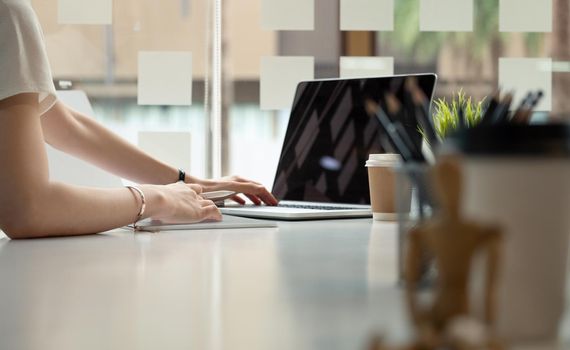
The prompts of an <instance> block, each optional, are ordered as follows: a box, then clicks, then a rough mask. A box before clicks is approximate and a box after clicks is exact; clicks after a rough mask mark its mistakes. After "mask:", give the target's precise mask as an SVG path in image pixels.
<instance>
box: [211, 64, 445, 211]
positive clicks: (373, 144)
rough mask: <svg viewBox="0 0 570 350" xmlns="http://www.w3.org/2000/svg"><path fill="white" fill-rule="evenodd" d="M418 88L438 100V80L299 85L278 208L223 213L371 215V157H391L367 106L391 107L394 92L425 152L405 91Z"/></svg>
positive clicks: (278, 180)
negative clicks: (367, 164) (367, 103)
mask: <svg viewBox="0 0 570 350" xmlns="http://www.w3.org/2000/svg"><path fill="white" fill-rule="evenodd" d="M411 79H413V83H414V84H417V85H418V86H419V87H420V89H422V91H423V92H424V94H425V96H428V97H429V98H430V101H431V99H432V98H433V92H434V89H435V82H436V76H435V74H415V75H397V76H386V77H371V78H358V79H327V80H313V81H305V82H301V83H299V85H298V86H297V90H296V93H295V98H294V101H293V106H292V109H291V114H290V118H289V123H288V126H287V132H286V134H285V139H284V142H283V147H282V149H281V155H280V158H279V163H278V166H277V171H276V175H275V178H274V182H273V188H272V193H273V194H274V195H275V196H276V197H277V199H279V200H280V204H279V206H277V207H270V206H253V205H247V206H238V205H230V206H226V207H223V208H221V211H222V213H224V214H230V215H239V216H244V217H254V218H270V219H281V220H304V219H330V218H357V217H371V216H372V212H371V208H370V193H369V188H368V173H367V170H366V168H365V166H364V165H365V162H366V159H367V158H368V155H369V154H371V153H384V152H385V148H384V137H383V133H384V130H383V129H382V128H381V125H380V123H379V122H378V120H377V119H376V118H375V117H374V116H370V115H368V114H367V113H366V111H365V108H364V102H365V100H366V99H373V100H374V101H376V102H377V103H378V104H379V105H383V106H384V105H386V98H385V96H386V94H387V93H391V95H392V96H395V97H396V98H397V100H398V101H399V103H400V104H401V105H402V106H403V113H402V115H401V117H400V118H401V120H400V122H401V123H402V125H403V126H404V128H406V130H407V132H408V134H409V135H411V136H412V139H413V140H412V141H413V142H415V143H416V144H418V145H419V147H421V143H422V135H421V134H420V132H419V130H418V125H417V122H416V118H415V115H414V114H413V113H415V106H414V105H413V103H412V100H411V96H409V94H407V93H406V92H405V89H404V87H405V86H406V84H408V83H411V81H410V80H411Z"/></svg>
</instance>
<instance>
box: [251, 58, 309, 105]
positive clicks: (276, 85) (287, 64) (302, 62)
mask: <svg viewBox="0 0 570 350" xmlns="http://www.w3.org/2000/svg"><path fill="white" fill-rule="evenodd" d="M314 64H315V58H314V57H307V56H303V57H301V56H267V57H262V58H261V78H260V107H261V109H263V110H274V109H286V108H291V105H292V104H293V97H294V96H295V90H296V88H297V84H298V83H299V82H301V81H303V80H312V79H314V76H315V73H314V69H315V68H314Z"/></svg>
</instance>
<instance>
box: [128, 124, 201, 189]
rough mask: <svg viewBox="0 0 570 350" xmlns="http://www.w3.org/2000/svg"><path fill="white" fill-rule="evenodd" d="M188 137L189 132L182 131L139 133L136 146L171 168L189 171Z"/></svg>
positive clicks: (189, 147)
mask: <svg viewBox="0 0 570 350" xmlns="http://www.w3.org/2000/svg"><path fill="white" fill-rule="evenodd" d="M190 136H191V135H190V132H184V131H172V132H170V131H168V132H166V131H165V132H162V131H141V132H139V134H138V145H139V147H140V148H141V149H142V150H143V151H145V152H146V153H148V154H150V155H151V156H153V157H154V158H156V159H158V160H160V161H162V162H164V163H166V164H168V165H171V166H173V167H176V168H183V169H185V170H186V171H189V169H190V161H191V152H190V150H191V137H190ZM174 180H175V179H173V180H172V181H174Z"/></svg>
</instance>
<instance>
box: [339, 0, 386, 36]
mask: <svg viewBox="0 0 570 350" xmlns="http://www.w3.org/2000/svg"><path fill="white" fill-rule="evenodd" d="M340 29H341V30H371V31H392V30H394V0H341V1H340Z"/></svg>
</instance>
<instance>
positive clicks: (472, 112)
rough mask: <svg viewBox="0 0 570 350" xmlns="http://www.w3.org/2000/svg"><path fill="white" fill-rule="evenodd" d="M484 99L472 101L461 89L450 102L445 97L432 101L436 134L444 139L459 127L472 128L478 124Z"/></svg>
mask: <svg viewBox="0 0 570 350" xmlns="http://www.w3.org/2000/svg"><path fill="white" fill-rule="evenodd" d="M484 101H485V99H483V100H482V101H479V102H473V99H472V98H471V97H467V96H466V95H465V92H463V90H459V92H457V93H456V94H454V95H453V97H452V98H451V101H450V102H448V101H447V100H446V99H445V98H440V99H437V100H436V101H434V109H433V113H432V118H433V124H434V128H435V131H436V133H437V136H438V137H439V138H440V139H441V140H444V139H445V138H447V136H448V135H450V134H451V133H453V132H454V131H456V130H458V129H459V128H461V127H466V128H472V127H474V126H476V125H477V124H479V122H480V121H481V117H482V115H483V104H484Z"/></svg>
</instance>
